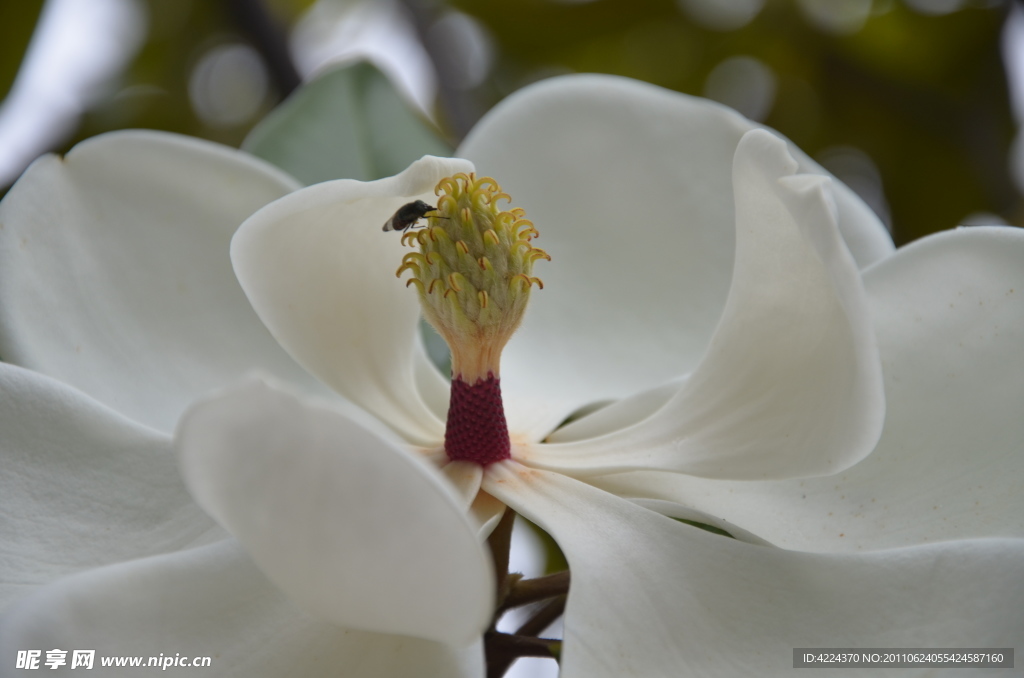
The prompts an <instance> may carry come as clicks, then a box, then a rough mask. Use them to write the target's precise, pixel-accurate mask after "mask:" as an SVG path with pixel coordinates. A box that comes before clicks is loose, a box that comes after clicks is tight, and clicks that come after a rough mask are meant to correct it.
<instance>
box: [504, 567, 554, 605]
mask: <svg viewBox="0 0 1024 678" xmlns="http://www.w3.org/2000/svg"><path fill="white" fill-rule="evenodd" d="M568 592H569V570H564V571H562V572H556V573H555V574H549V575H547V576H546V577H537V578H536V579H521V580H519V581H517V582H515V583H514V584H513V585H512V586H511V587H510V590H509V592H508V595H507V596H506V597H505V599H504V602H502V604H501V609H502V611H504V610H508V609H511V608H513V607H520V606H521V605H529V604H530V603H536V602H537V601H540V600H545V599H547V598H553V597H554V596H563V595H565V594H567V593H568Z"/></svg>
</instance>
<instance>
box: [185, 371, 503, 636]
mask: <svg viewBox="0 0 1024 678" xmlns="http://www.w3.org/2000/svg"><path fill="white" fill-rule="evenodd" d="M177 447H178V450H179V454H180V456H181V465H182V475H183V476H184V478H185V482H186V484H187V485H188V487H189V489H190V490H191V491H192V494H193V495H194V496H195V498H196V501H197V502H199V505H200V506H202V507H203V508H205V509H206V510H207V512H208V513H210V515H212V516H213V517H214V518H215V519H216V520H217V521H218V522H219V523H220V524H221V525H223V526H224V527H225V528H226V529H227V530H228V531H229V532H231V533H232V534H233V535H235V536H236V537H237V538H238V539H239V541H241V542H242V544H243V545H244V546H245V547H246V549H247V550H248V551H249V553H250V554H251V555H252V557H253V559H254V560H255V561H256V563H257V565H258V566H259V567H260V569H261V570H263V572H265V573H266V574H267V576H268V577H269V578H270V579H271V581H273V582H274V583H275V584H276V585H277V586H279V587H280V588H281V589H282V590H284V591H285V593H287V594H288V596H289V597H290V598H292V600H294V601H295V602H296V603H297V604H298V605H300V606H301V607H302V608H303V609H305V610H307V611H309V612H311V613H313V614H315V615H317V616H319V617H321V618H323V619H326V620H328V621H333V622H335V623H337V624H341V625H343V626H346V627H349V628H358V629H363V630H368V631H379V632H385V633H398V634H404V635H412V636H416V637H418V638H427V639H430V640H438V641H441V642H448V643H453V644H458V643H462V644H468V643H469V642H471V641H472V640H473V639H474V638H475V637H476V636H478V635H479V634H480V633H482V632H483V629H484V628H485V627H486V626H487V624H488V622H489V620H490V616H491V607H492V603H493V595H494V593H493V591H494V584H493V577H492V575H491V569H490V561H489V559H488V557H487V555H486V553H485V551H484V549H483V547H482V546H481V544H480V542H479V541H478V539H477V536H476V531H477V526H476V525H475V524H473V523H472V522H471V521H470V519H469V518H468V517H467V516H466V514H465V509H464V508H463V507H462V506H460V500H459V499H458V498H457V496H456V495H455V493H454V491H453V489H452V488H450V487H448V486H447V484H446V483H445V482H444V481H443V480H442V478H441V476H440V474H439V473H438V472H437V471H436V470H435V469H432V468H429V467H427V465H426V463H425V462H423V461H422V460H421V459H418V458H416V457H415V456H413V454H412V453H411V452H409V451H407V450H405V449H402V448H400V447H398V446H397V445H396V443H395V441H394V440H385V439H384V438H382V437H380V436H379V435H378V434H377V433H374V432H371V431H370V430H368V429H366V428H364V427H363V426H361V425H360V424H359V423H357V422H356V421H355V420H353V419H351V418H349V417H347V416H345V415H344V414H342V413H341V412H340V411H338V410H334V409H326V408H321V407H319V406H314V405H312V404H309V403H306V402H303V401H300V400H298V399H296V398H294V397H292V396H290V395H288V394H285V393H284V392H282V391H278V390H276V389H273V388H271V387H269V386H267V385H265V384H262V383H259V382H256V381H253V382H250V383H248V384H245V385H243V386H240V387H237V388H235V389H232V390H231V391H228V392H226V393H224V394H222V395H220V396H216V397H214V398H212V399H210V400H208V401H206V402H204V403H200V404H198V405H197V406H195V407H194V408H193V409H192V410H190V411H189V412H188V413H187V414H186V415H185V417H184V418H183V420H182V424H181V426H180V427H179V431H178V438H177Z"/></svg>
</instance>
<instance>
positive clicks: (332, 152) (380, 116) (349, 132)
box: [242, 63, 452, 184]
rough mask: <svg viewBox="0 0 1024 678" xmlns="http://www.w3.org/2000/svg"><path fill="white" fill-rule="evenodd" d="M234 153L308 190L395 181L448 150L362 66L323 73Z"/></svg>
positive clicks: (380, 78) (374, 72)
mask: <svg viewBox="0 0 1024 678" xmlns="http://www.w3.org/2000/svg"><path fill="white" fill-rule="evenodd" d="M242 148H243V149H245V150H246V151H248V152H250V153H252V154H254V155H257V156H259V157H261V158H263V159H265V160H268V161H270V162H272V163H274V164H275V165H277V166H278V167H281V168H282V169H284V170H286V171H288V172H290V173H291V174H292V175H294V176H295V177H297V178H298V179H299V180H300V181H303V182H305V183H307V184H313V183H317V182H320V181H326V180H329V179H339V178H349V179H359V180H361V181H369V180H372V179H380V178H382V177H388V176H392V175H394V174H398V173H399V172H401V171H402V170H404V169H405V168H406V167H408V166H409V164H410V163H412V162H413V161H414V160H418V159H419V158H421V157H422V156H424V155H438V156H448V155H451V154H452V149H451V148H450V147H449V146H447V145H446V144H445V143H444V142H442V141H441V140H440V137H439V136H438V134H437V133H436V132H435V131H434V130H432V129H431V128H430V127H429V126H428V124H427V123H426V121H424V120H423V119H422V118H420V117H419V116H418V115H417V114H415V113H414V112H413V111H412V110H411V109H410V107H409V106H408V104H406V103H405V101H403V100H402V98H401V97H400V96H399V95H398V92H396V91H395V88H394V87H393V86H392V85H391V83H390V81H389V80H388V79H387V77H386V76H384V74H382V73H381V72H380V71H379V70H377V69H376V68H375V67H374V66H372V65H370V64H368V63H357V64H353V65H351V66H347V67H341V68H336V69H333V70H331V71H328V72H327V73H324V74H323V75H321V76H320V77H319V78H317V79H316V80H315V81H313V82H311V83H309V84H307V85H306V86H305V87H302V88H301V89H299V90H298V91H296V92H295V94H293V95H292V96H291V97H290V98H289V99H288V100H287V101H285V102H284V103H283V104H282V105H281V106H279V107H278V108H277V109H276V110H274V112H273V113H272V114H270V115H269V116H267V117H266V119H264V120H263V122H261V123H260V124H259V125H257V126H256V128H255V129H253V131H252V133H250V134H249V136H248V137H247V138H246V140H245V143H243V145H242Z"/></svg>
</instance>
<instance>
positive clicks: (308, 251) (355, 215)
mask: <svg viewBox="0 0 1024 678" xmlns="http://www.w3.org/2000/svg"><path fill="white" fill-rule="evenodd" d="M471 171H473V166H472V165H471V164H469V163H468V162H466V161H464V160H453V159H444V158H434V157H431V156H426V157H424V158H422V159H421V160H418V161H417V162H415V163H413V164H412V165H411V166H410V167H409V168H408V169H407V170H405V171H404V172H402V173H401V174H399V175H397V176H394V177H390V178H388V179H381V180H379V181H371V182H367V183H364V182H360V181H352V180H347V179H342V180H339V181H329V182H325V183H322V184H317V185H315V186H310V187H308V188H304V189H302V190H301V191H297V192H295V193H293V194H291V195H289V196H287V197H286V198H284V199H282V200H279V201H277V202H275V203H273V204H271V205H268V206H267V207H266V208H264V209H262V210H260V211H259V212H257V213H256V214H255V215H253V216H252V217H251V218H250V219H248V220H247V221H246V222H245V223H244V224H243V225H242V227H241V228H240V229H239V231H238V233H237V234H236V235H235V238H234V240H232V243H231V261H232V262H233V263H234V266H235V272H236V273H237V274H238V279H239V280H240V281H241V283H242V287H243V288H244V289H245V293H246V294H247V295H248V296H249V300H250V301H251V302H252V305H253V307H254V308H255V309H256V312H257V313H258V314H259V316H260V318H262V319H263V322H264V323H266V325H267V327H268V328H270V331H271V333H272V334H273V335H274V336H275V337H276V338H277V340H278V341H279V342H281V345H282V346H284V347H285V349H286V350H287V351H288V352H289V353H291V354H292V356H294V357H295V359H296V360H297V361H298V362H299V363H301V364H302V365H303V366H305V367H306V369H308V370H309V371H310V372H312V373H313V374H315V375H316V376H318V377H319V378H320V379H322V380H323V381H324V382H325V383H327V384H328V385H330V386H331V387H332V388H334V389H335V390H337V391H338V392H339V393H341V394H342V395H344V396H345V397H347V398H349V399H350V400H352V401H353V402H355V403H356V404H358V405H360V406H361V407H363V408H364V409H366V410H367V411H368V412H371V413H373V414H374V415H376V416H377V417H378V418H380V419H381V420H382V421H385V422H387V423H388V424H390V425H391V426H393V427H394V428H395V429H396V430H397V431H399V432H400V433H401V434H402V435H403V436H405V437H406V439H407V440H409V441H410V442H413V443H416V444H421V445H430V444H436V443H437V442H438V441H439V440H440V439H441V437H442V436H443V435H444V425H443V423H442V422H441V421H440V420H439V419H438V418H437V417H436V416H435V415H434V414H433V413H432V412H431V411H430V409H429V408H428V407H427V405H426V404H425V403H424V402H423V399H422V398H421V397H420V395H419V391H418V389H417V384H416V372H417V361H418V360H419V358H418V357H417V354H418V353H422V352H423V346H422V343H421V340H420V338H419V326H418V323H419V315H420V308H419V299H418V298H417V294H416V291H415V290H411V289H406V287H405V282H404V281H403V280H401V279H399V278H398V277H396V276H395V271H396V269H398V267H399V266H400V265H401V263H402V257H403V255H404V254H405V253H406V252H408V251H410V250H409V249H408V248H407V247H404V246H403V245H402V244H401V237H400V235H399V234H396V233H391V232H388V233H384V232H382V227H383V226H384V222H386V221H387V220H388V219H389V218H390V217H391V215H393V214H394V213H395V211H396V210H397V209H398V208H399V207H401V206H402V205H403V204H405V203H408V202H412V201H415V200H424V201H430V200H433V199H434V198H435V196H434V194H433V190H434V186H435V185H436V184H437V182H438V181H439V180H441V179H442V178H444V177H447V176H450V175H452V174H455V173H457V172H471ZM421 376H422V375H421Z"/></svg>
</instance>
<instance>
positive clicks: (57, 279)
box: [0, 131, 323, 431]
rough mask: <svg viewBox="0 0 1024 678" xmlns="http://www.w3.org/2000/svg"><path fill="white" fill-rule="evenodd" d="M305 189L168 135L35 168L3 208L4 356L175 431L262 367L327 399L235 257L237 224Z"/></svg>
mask: <svg viewBox="0 0 1024 678" xmlns="http://www.w3.org/2000/svg"><path fill="white" fill-rule="evenodd" d="M295 186H296V184H295V183H294V181H293V180H292V179H290V178H289V177H287V176H285V175H284V174H282V173H280V172H279V171H277V170H275V169H273V168H272V167H270V166H269V165H267V164H265V163H263V162H262V161H260V160H256V159H255V158H251V157H249V156H246V155H244V154H242V153H239V152H238V151H235V150H233V149H229V148H227V147H224V146H219V145H216V144H212V143H209V142H205V141H199V140H196V139H191V138H188V137H179V136H175V135H171V134H166V133H162V132H147V131H129V132H112V133H110V134H105V135H103V136H100V137H97V138H95V139H91V140H88V141H85V142H83V143H81V144H79V145H78V146H76V147H75V148H73V149H72V150H71V152H70V153H68V154H67V156H65V157H63V158H58V157H55V156H47V157H44V158H41V159H39V160H37V161H36V162H35V163H34V164H33V165H32V166H31V167H30V168H29V169H28V171H26V173H25V175H24V176H23V177H22V178H21V179H20V180H19V181H18V183H17V184H16V185H15V186H14V187H13V188H12V189H11V191H10V193H8V195H7V196H6V197H5V198H4V201H3V203H2V205H0V355H2V356H3V358H4V359H5V360H6V361H8V362H12V363H16V364H19V365H22V366H24V367H29V368H31V369H34V370H37V371H40V372H43V373H45V374H48V375H50V376H52V377H55V378H57V379H60V380H61V381H64V382H67V383H69V384H71V385H73V386H75V387H76V388H79V389H82V390H83V391H85V392H86V393H88V394H90V395H92V396H93V397H95V398H97V399H98V400H100V401H101V402H103V403H105V404H107V405H109V406H110V407H113V408H114V409H116V410H118V411H120V412H123V413H125V414H127V415H128V416H130V417H132V418H134V419H137V420H139V421H142V422H144V423H146V424H148V425H150V426H153V427H154V428H157V429H160V430H164V431H170V430H171V429H172V428H173V427H174V423H175V422H176V421H177V419H178V417H179V416H180V414H181V412H182V411H183V410H184V409H185V407H186V406H187V404H188V403H189V402H191V401H192V400H194V399H195V398H196V397H198V396H199V395H200V394H202V393H205V392H208V391H209V390H210V389H211V388H216V387H219V386H222V385H223V384H224V383H229V382H230V381H232V380H236V379H237V378H238V377H239V376H240V375H242V374H244V373H245V372H247V371H248V370H250V369H253V368H254V367H258V368H261V369H263V370H266V371H269V372H272V373H273V374H275V375H277V376H278V377H279V378H282V379H286V380H288V381H289V382H291V383H293V384H297V385H302V386H303V388H309V389H314V388H317V385H316V383H315V382H314V380H312V379H310V378H309V376H308V375H306V374H305V373H304V372H303V371H302V370H301V369H300V368H299V367H298V366H297V365H295V363H294V362H293V361H292V360H291V359H290V358H288V356H287V355H285V354H284V352H283V351H281V350H280V348H279V347H278V346H277V345H276V342H275V341H274V340H273V338H272V337H271V336H270V335H269V334H268V333H267V331H266V330H265V329H264V328H263V326H262V324H261V323H260V321H259V319H258V318H257V317H256V315H255V314H254V313H253V312H252V309H251V308H250V306H249V304H248V302H247V301H246V300H245V296H244V295H243V294H242V291H241V289H239V287H238V283H237V281H236V280H235V278H234V274H233V273H232V270H231V265H230V262H229V260H228V242H229V239H230V238H231V235H232V234H233V233H234V232H235V229H237V228H238V225H239V224H241V223H242V221H243V220H244V219H245V218H246V217H248V216H249V215H250V214H252V213H253V212H254V211H256V210H257V209H258V208H259V207H261V206H262V205H264V204H266V203H268V202H270V201H271V200H274V199H276V198H279V197H280V196H282V195H284V194H286V193H288V192H289V191H291V190H293V189H294V188H295ZM321 390H323V389H322V387H321Z"/></svg>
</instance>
